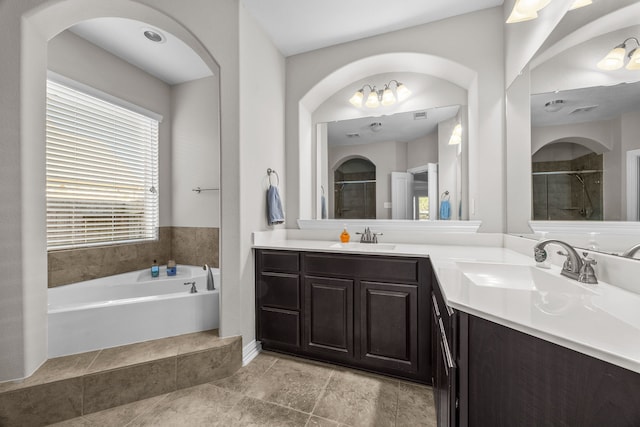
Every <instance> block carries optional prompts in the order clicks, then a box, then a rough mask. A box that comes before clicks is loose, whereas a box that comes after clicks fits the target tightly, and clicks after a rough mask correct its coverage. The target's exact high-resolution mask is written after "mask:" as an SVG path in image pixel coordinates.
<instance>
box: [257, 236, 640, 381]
mask: <svg viewBox="0 0 640 427" xmlns="http://www.w3.org/2000/svg"><path fill="white" fill-rule="evenodd" d="M301 234H307V233H299V232H296V231H293V232H291V233H288V231H287V232H284V233H283V232H280V233H276V234H273V233H271V234H269V233H267V232H265V233H255V234H254V247H256V248H261V249H280V250H296V251H315V252H347V253H364V254H367V253H368V254H377V255H387V256H424V257H429V258H430V260H431V262H432V264H433V268H434V272H435V273H436V275H437V277H438V280H439V281H440V284H441V287H442V290H443V292H444V294H445V295H444V296H445V298H446V299H447V301H446V303H447V304H448V305H450V306H452V307H453V308H455V309H459V310H462V311H465V312H468V313H470V314H473V315H475V316H478V317H480V318H483V319H486V320H489V321H492V322H495V323H497V324H499V325H503V326H507V327H509V328H512V329H515V330H518V331H520V332H524V333H526V334H529V335H533V336H535V337H538V338H541V339H544V340H546V341H550V342H552V343H555V344H558V345H561V346H563V347H567V348H570V349H572V350H575V351H578V352H580V353H583V354H587V355H589V356H592V357H595V358H597V359H600V360H604V361H606V362H609V363H612V364H614V365H618V366H621V367H623V368H626V369H629V370H631V371H634V372H638V373H640V340H638V339H637V337H638V336H640V317H639V316H638V314H637V307H638V306H640V288H638V286H637V284H638V281H637V277H638V275H639V274H640V262H638V261H635V260H623V259H620V257H609V256H606V255H602V254H597V253H594V254H593V257H594V258H595V259H596V260H597V261H598V265H597V266H596V274H597V275H600V283H599V284H598V285H595V286H593V285H590V286H593V289H590V290H588V291H589V292H588V294H589V298H582V297H581V295H583V294H584V293H585V292H586V291H585V292H580V289H581V287H583V286H588V285H582V284H578V282H576V281H572V280H570V279H564V278H562V276H560V274H559V271H560V266H559V265H561V264H562V261H563V257H560V256H559V255H555V251H553V250H552V249H553V248H551V249H550V250H549V251H548V252H549V253H550V255H551V258H552V262H553V263H554V267H553V269H552V270H551V271H550V272H549V270H545V271H544V272H541V274H551V275H553V276H554V279H555V278H556V276H557V278H558V279H559V280H565V281H566V282H564V283H566V286H567V287H571V286H575V287H576V292H573V293H569V294H568V296H567V297H568V298H569V299H570V301H569V302H570V304H569V306H568V307H567V309H566V310H563V311H560V312H557V313H552V314H550V313H545V312H544V311H543V310H542V309H541V307H540V304H539V303H538V301H539V300H540V298H542V299H543V300H544V298H545V290H544V289H536V288H533V289H515V288H513V289H512V288H510V287H509V281H508V280H505V279H504V278H501V277H497V276H496V277H494V278H495V280H498V282H499V283H500V286H496V285H486V286H482V285H478V284H477V283H474V282H473V281H471V280H468V277H466V276H465V274H464V272H463V271H461V270H460V269H459V268H458V266H457V263H464V262H471V263H486V264H489V265H491V264H495V265H503V266H504V265H507V266H509V265H511V266H525V267H533V266H534V265H535V262H534V260H533V246H534V244H535V242H534V241H531V240H526V239H519V238H516V237H513V236H503V240H504V242H505V243H503V244H506V245H508V247H511V248H513V249H514V250H511V249H506V248H503V247H488V246H484V247H482V246H471V245H473V242H474V241H475V240H480V239H486V238H487V237H486V236H479V235H474V234H472V233H468V234H466V235H451V243H452V244H451V245H442V244H415V243H411V244H407V243H397V244H395V245H394V247H393V249H383V248H382V247H380V248H379V249H376V248H375V245H371V247H368V246H366V245H365V246H364V247H363V246H360V247H358V246H357V245H354V248H353V249H344V248H336V247H335V242H336V240H337V239H336V238H335V237H334V239H333V240H306V239H300V238H299V236H300V235H301ZM325 234H326V233H325ZM307 235H308V234H307ZM336 236H337V235H336ZM474 236H478V237H474ZM296 237H298V239H296ZM384 237H385V240H384V243H391V242H400V240H396V238H395V237H396V236H394V235H393V234H392V233H387V232H386V231H385V236H384ZM425 241H428V237H427V238H426V239H425ZM467 242H468V243H467ZM454 243H457V244H459V246H453V244H454ZM500 246H502V244H501V245H500ZM516 250H517V251H521V252H522V253H518V252H516ZM527 254H530V255H527ZM623 263H624V265H622V264H623ZM614 266H615V267H614ZM533 268H535V267H533ZM612 270H616V271H612ZM497 274H499V273H497ZM494 276H495V275H494ZM608 280H611V283H616V284H618V286H613V285H611V284H609V283H608ZM554 283H555V282H554ZM634 284H635V285H636V287H637V289H633V288H632V286H633V285H634ZM625 287H626V288H625ZM551 291H553V289H551ZM561 291H562V290H561V289H559V290H558V292H560V293H561ZM559 297H564V296H563V295H559ZM612 331H617V332H615V333H612Z"/></svg>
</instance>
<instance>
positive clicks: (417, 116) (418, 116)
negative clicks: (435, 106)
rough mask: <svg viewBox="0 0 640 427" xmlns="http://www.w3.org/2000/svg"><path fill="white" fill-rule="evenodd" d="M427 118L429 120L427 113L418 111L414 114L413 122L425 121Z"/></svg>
mask: <svg viewBox="0 0 640 427" xmlns="http://www.w3.org/2000/svg"><path fill="white" fill-rule="evenodd" d="M426 118H427V112H426V111H416V112H415V113H413V120H423V119H426Z"/></svg>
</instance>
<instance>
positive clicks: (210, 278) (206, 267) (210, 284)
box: [202, 264, 216, 291]
mask: <svg viewBox="0 0 640 427" xmlns="http://www.w3.org/2000/svg"><path fill="white" fill-rule="evenodd" d="M202 269H203V270H206V271H207V290H208V291H213V290H215V289H216V286H215V282H214V281H213V273H212V272H211V267H209V265H208V264H205V265H204V266H203V267H202Z"/></svg>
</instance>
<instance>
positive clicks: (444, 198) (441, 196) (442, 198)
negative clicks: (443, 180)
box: [440, 190, 449, 200]
mask: <svg viewBox="0 0 640 427" xmlns="http://www.w3.org/2000/svg"><path fill="white" fill-rule="evenodd" d="M440 199H441V200H449V191H448V190H447V191H445V192H444V193H442V194H441V195H440Z"/></svg>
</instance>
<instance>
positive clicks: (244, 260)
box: [222, 6, 295, 345]
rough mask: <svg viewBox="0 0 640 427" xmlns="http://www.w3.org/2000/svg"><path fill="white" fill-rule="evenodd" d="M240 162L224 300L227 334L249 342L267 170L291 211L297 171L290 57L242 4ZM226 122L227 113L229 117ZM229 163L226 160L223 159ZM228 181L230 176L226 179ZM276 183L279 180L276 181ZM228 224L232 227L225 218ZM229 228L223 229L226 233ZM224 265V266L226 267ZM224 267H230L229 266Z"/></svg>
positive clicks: (290, 222)
mask: <svg viewBox="0 0 640 427" xmlns="http://www.w3.org/2000/svg"><path fill="white" fill-rule="evenodd" d="M239 18H240V19H239V21H240V116H241V119H240V139H239V146H240V147H239V148H240V157H239V159H240V161H239V162H237V163H236V164H234V165H232V166H235V167H237V168H238V169H239V171H238V172H239V175H240V176H239V180H240V193H239V194H237V195H236V196H237V197H239V199H240V208H239V209H238V211H236V212H235V214H236V215H237V216H239V217H240V232H239V233H238V234H236V235H235V236H233V237H234V238H235V239H237V240H238V242H239V245H240V250H239V252H238V253H237V256H238V262H239V267H240V276H239V277H238V280H237V281H236V282H231V283H229V282H224V281H223V283H222V286H223V289H224V287H225V286H227V287H228V286H233V287H234V288H235V292H234V294H233V296H232V297H231V299H224V300H223V307H224V305H225V304H226V305H227V307H229V309H228V310H227V311H226V314H225V317H224V318H223V321H224V322H225V331H224V333H225V334H227V335H228V334H230V333H236V334H242V338H243V343H244V345H247V344H248V343H249V342H250V341H252V340H253V339H254V338H255V315H254V314H255V292H254V289H255V277H254V274H255V273H254V260H253V252H252V249H251V245H252V236H251V233H252V232H253V231H260V230H267V229H269V228H271V227H269V226H268V225H267V219H266V213H265V212H266V190H267V168H272V169H275V170H276V172H278V175H279V177H280V187H279V189H280V196H281V197H282V199H283V204H284V208H285V209H286V205H287V203H289V200H288V199H287V197H286V196H287V193H286V189H287V188H288V186H289V183H290V182H291V179H292V177H291V175H290V174H289V170H288V168H286V167H285V163H284V96H285V95H284V91H285V64H284V57H283V56H282V54H281V53H280V52H279V51H278V49H277V48H276V47H275V46H274V45H273V43H272V42H271V41H270V40H269V39H268V38H267V36H266V34H265V33H264V31H263V30H262V29H261V28H260V27H259V26H258V25H257V23H256V22H255V20H254V19H253V18H252V17H251V15H249V13H248V12H247V11H246V10H245V9H244V7H243V6H240V13H239ZM223 126H224V116H223ZM222 160H223V162H225V161H226V160H225V159H224V157H223V159H222ZM223 179H224V178H223ZM273 182H274V183H275V180H274V181H273ZM294 224H295V218H292V217H285V224H283V225H277V226H275V227H274V228H285V227H294ZM223 225H224V226H225V227H226V225H225V224H224V222H223ZM224 232H225V230H224V229H223V233H224ZM223 268H224V267H223ZM223 271H224V270H223Z"/></svg>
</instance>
